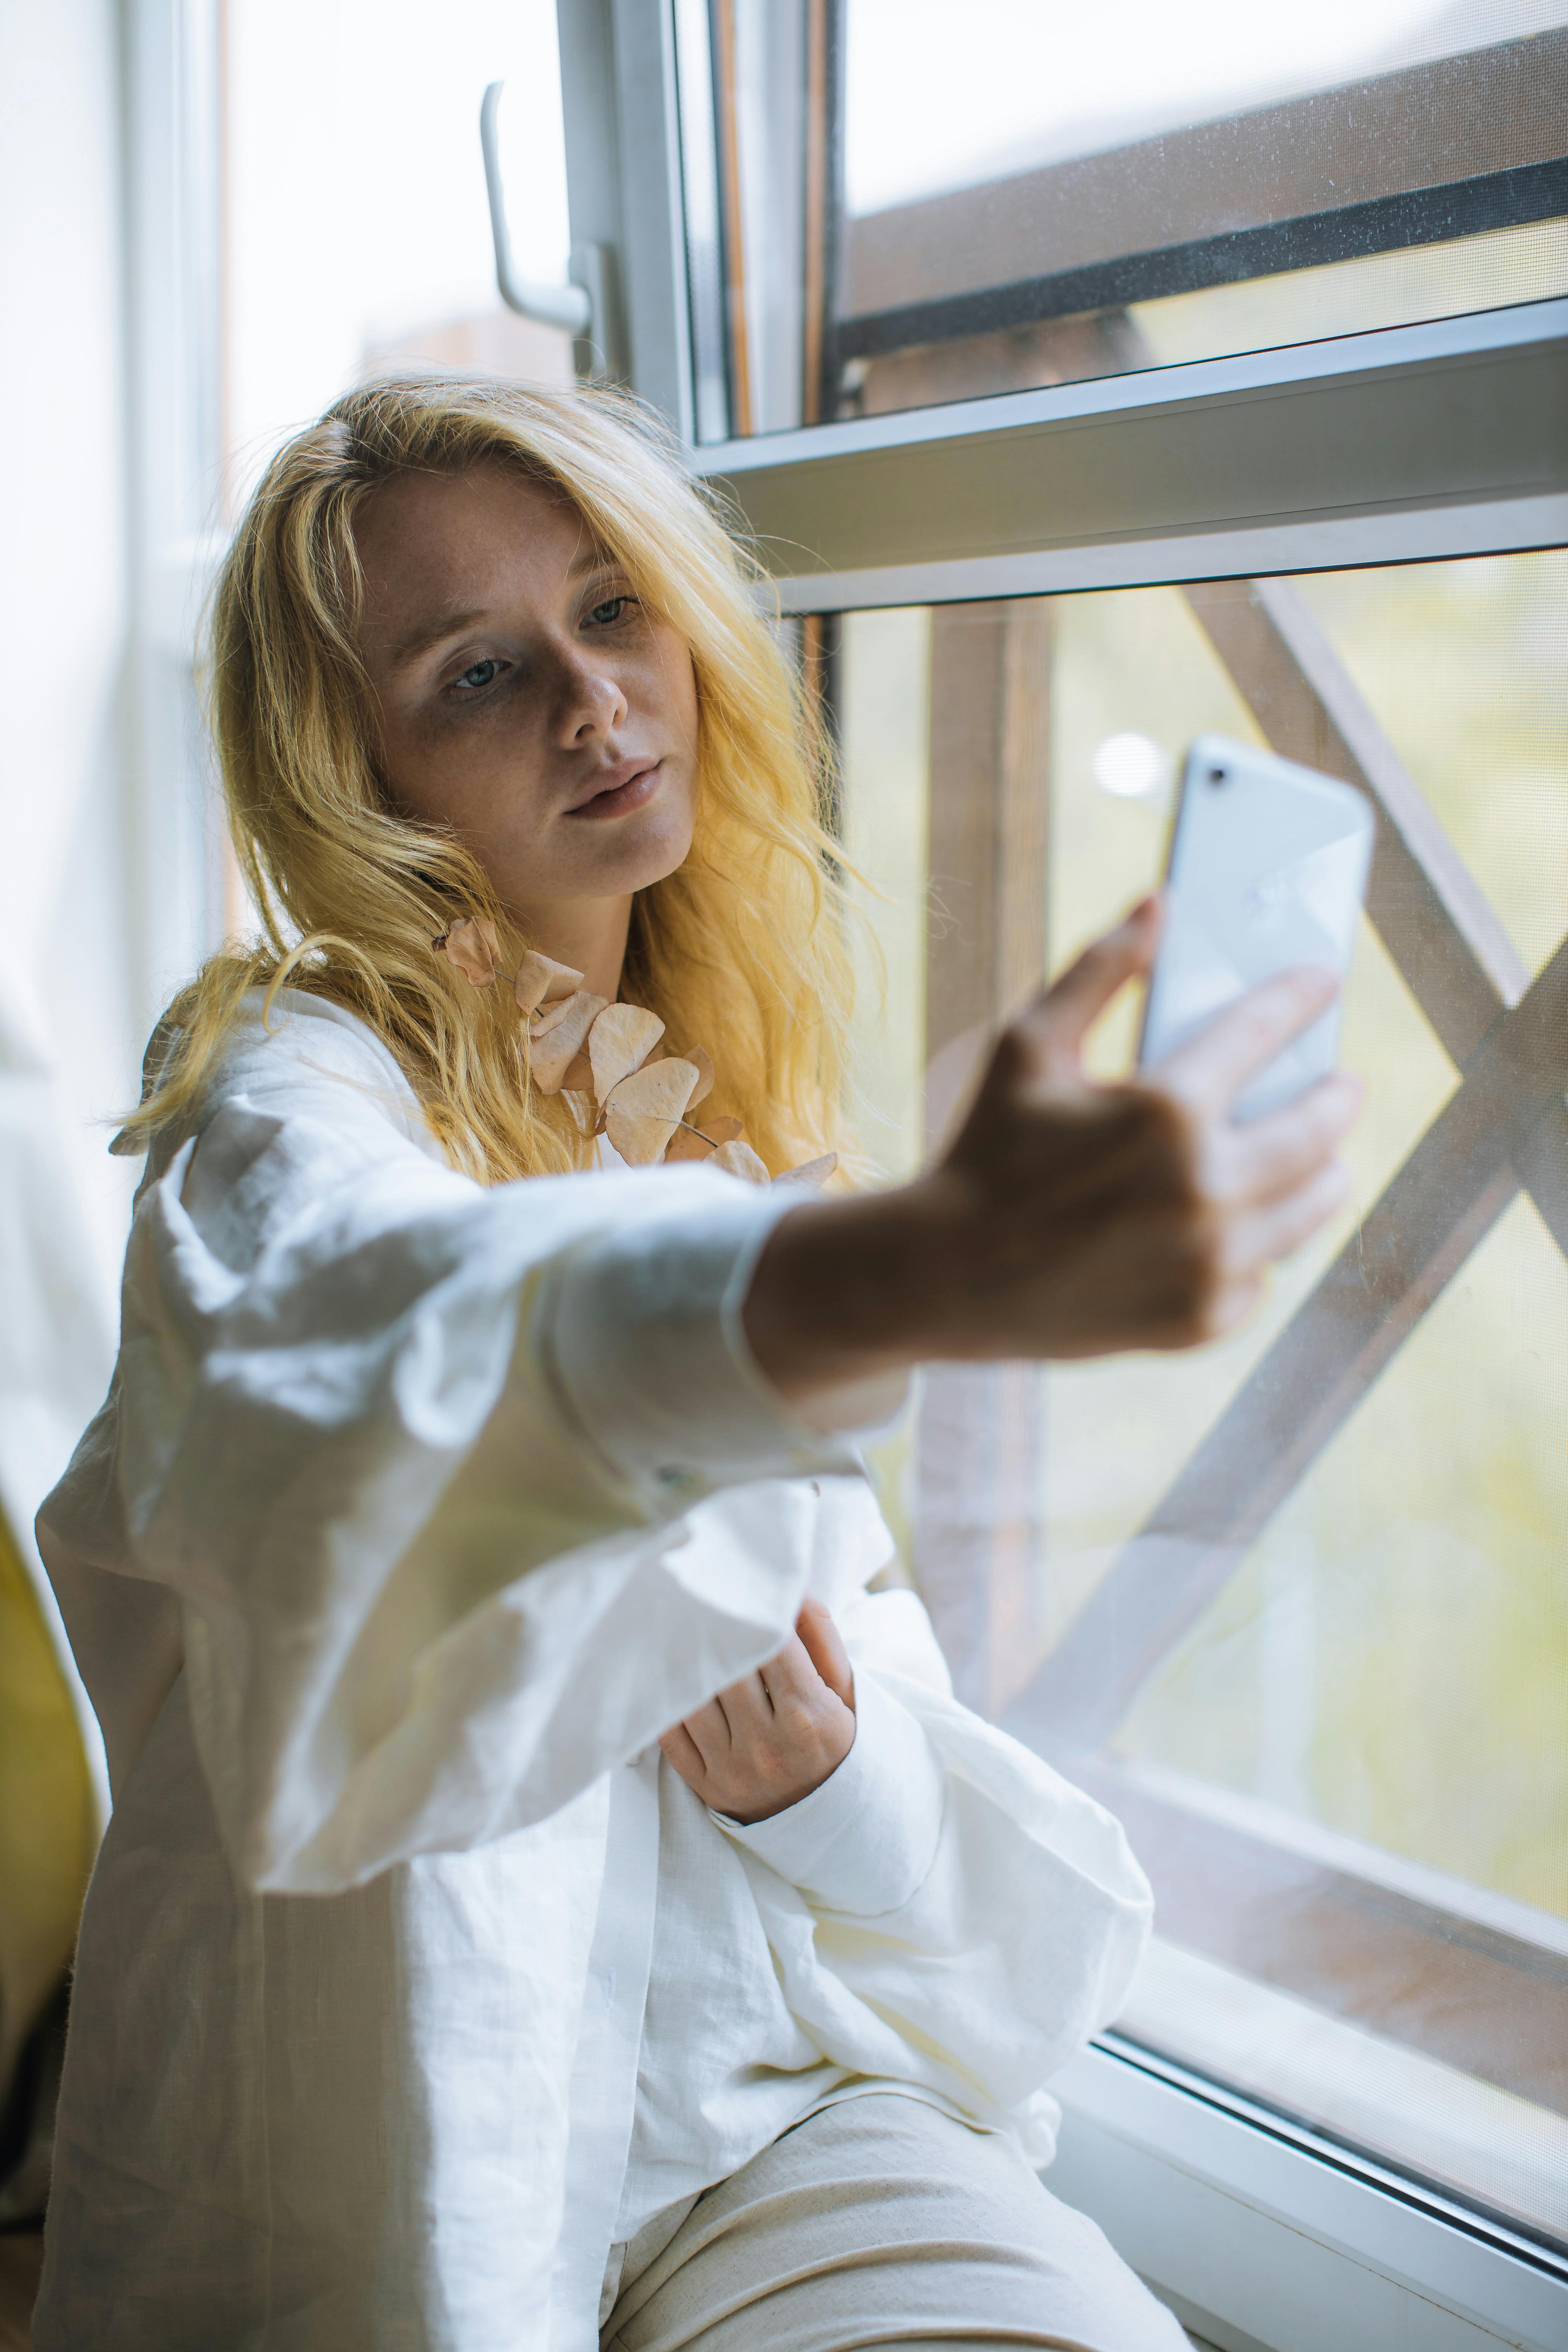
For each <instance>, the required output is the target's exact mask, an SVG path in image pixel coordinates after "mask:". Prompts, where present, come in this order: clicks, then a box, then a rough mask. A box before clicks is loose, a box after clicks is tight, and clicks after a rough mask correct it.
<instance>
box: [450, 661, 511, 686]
mask: <svg viewBox="0 0 1568 2352" xmlns="http://www.w3.org/2000/svg"><path fill="white" fill-rule="evenodd" d="M499 672H500V662H498V661H492V660H491V659H490V657H489V655H488V654H487V655H486V656H485V658H484V660H483V661H477V662H475V663H474V664H473V665H472V666H471V667H469V668H468V669H466V670H465V671H464V672H463V675H462V677H459V678H458V679H457V680H456V681H455V683H456V684H457V685H458V687H459V688H467V689H468V692H469V693H470V694H477V693H478V692H479V688H481V687H483V686H489V683H490V680H491V679H492V678H493V677H496V676H497V675H498V674H499Z"/></svg>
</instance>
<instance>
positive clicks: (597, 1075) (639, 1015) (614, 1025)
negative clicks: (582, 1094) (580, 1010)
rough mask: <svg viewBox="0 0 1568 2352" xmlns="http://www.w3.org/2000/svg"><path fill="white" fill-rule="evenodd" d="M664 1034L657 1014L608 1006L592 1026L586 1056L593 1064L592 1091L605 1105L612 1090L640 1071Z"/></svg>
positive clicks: (636, 1007) (638, 1008)
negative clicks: (592, 1032) (592, 1030)
mask: <svg viewBox="0 0 1568 2352" xmlns="http://www.w3.org/2000/svg"><path fill="white" fill-rule="evenodd" d="M663 1034H664V1024H663V1022H662V1021H661V1020H660V1019H659V1017H658V1013H647V1012H645V1011H644V1009H643V1007H642V1006H641V1005H640V1004H610V1005H606V1006H605V1010H604V1012H603V1013H600V1015H599V1017H598V1019H597V1020H596V1021H595V1024H594V1034H593V1035H592V1036H591V1037H590V1038H589V1040H588V1057H589V1059H590V1061H591V1062H592V1063H593V1065H594V1092H595V1094H596V1095H597V1096H598V1097H599V1100H600V1101H601V1102H607V1101H608V1099H609V1097H610V1092H611V1089H612V1088H613V1087H617V1086H619V1084H620V1082H621V1080H622V1079H623V1078H625V1077H629V1076H630V1075H631V1073H632V1071H633V1070H637V1069H640V1068H641V1066H642V1065H643V1064H644V1062H646V1061H647V1057H648V1055H649V1054H650V1053H651V1052H652V1051H653V1048H654V1047H655V1046H656V1045H658V1041H659V1039H660V1038H661V1037H662V1036H663Z"/></svg>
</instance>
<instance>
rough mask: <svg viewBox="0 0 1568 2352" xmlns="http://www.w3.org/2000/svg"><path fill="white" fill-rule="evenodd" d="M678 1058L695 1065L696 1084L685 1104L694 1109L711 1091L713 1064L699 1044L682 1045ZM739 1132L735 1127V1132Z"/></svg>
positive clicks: (689, 1108) (704, 1100) (705, 1099)
mask: <svg viewBox="0 0 1568 2352" xmlns="http://www.w3.org/2000/svg"><path fill="white" fill-rule="evenodd" d="M680 1058H681V1060H682V1061H683V1062H693V1063H695V1064H696V1066H697V1084H696V1086H695V1087H694V1088H693V1089H692V1095H691V1100H690V1101H689V1103H688V1104H687V1106H686V1108H687V1109H688V1110H695V1109H696V1108H697V1106H698V1104H699V1103H700V1102H706V1101H707V1099H708V1097H709V1096H710V1094H711V1093H712V1091H713V1064H712V1061H711V1060H710V1057H709V1055H707V1054H705V1053H704V1052H703V1050H702V1048H701V1046H700V1045H683V1046H682V1047H681V1049H680ZM739 1132H740V1129H738V1128H737V1129H736V1133H737V1134H739Z"/></svg>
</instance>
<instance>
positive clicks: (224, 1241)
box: [39, 1007, 854, 1892]
mask: <svg viewBox="0 0 1568 2352" xmlns="http://www.w3.org/2000/svg"><path fill="white" fill-rule="evenodd" d="M328 1010H329V1011H330V1009H328ZM400 1090H401V1091H400ZM788 1205H790V1203H789V1201H788V1199H787V1197H781V1196H779V1195H777V1194H771V1193H769V1192H766V1191H763V1190H761V1189H759V1188H755V1187H752V1186H749V1185H745V1184H743V1183H741V1182H739V1181H736V1180H735V1179H732V1178H730V1177H726V1176H724V1175H722V1174H721V1173H719V1172H718V1171H712V1170H709V1169H705V1168H701V1167H689V1168H686V1167H679V1168H672V1169H664V1168H660V1169H653V1170H647V1171H632V1172H627V1173H615V1174H608V1173H605V1174H599V1173H596V1174H592V1175H584V1176H574V1177H563V1178H542V1179H536V1180H533V1181H528V1182H526V1183H514V1184H503V1185H499V1186H496V1187H494V1188H491V1189H488V1190H487V1189H486V1188H483V1187H481V1186H479V1185H478V1184H475V1183H473V1182H470V1181H468V1179H466V1178H464V1177H462V1176H460V1175H458V1174H457V1173H455V1172H454V1171H452V1170H451V1169H449V1168H448V1167H447V1166H446V1165H445V1164H444V1163H442V1162H441V1161H440V1160H438V1159H437V1157H435V1156H434V1154H433V1152H432V1150H430V1148H429V1145H428V1139H427V1138H426V1139H423V1140H422V1139H421V1137H420V1134H419V1132H418V1127H417V1118H416V1114H413V1115H412V1116H411V1112H410V1098H408V1097H407V1090H406V1088H405V1087H401V1081H400V1079H399V1077H398V1074H397V1072H396V1070H395V1066H394V1065H392V1064H391V1062H390V1057H389V1056H387V1055H385V1054H384V1050H383V1049H381V1048H380V1047H379V1046H378V1045H375V1043H374V1040H373V1039H370V1038H369V1035H368V1033H366V1032H364V1031H363V1030H361V1029H359V1028H358V1024H353V1023H352V1022H349V1021H347V1020H346V1018H345V1016H342V1015H341V1014H333V1015H331V1017H327V1013H324V1012H317V1011H315V1010H313V1009H311V1008H309V1007H308V1008H307V1010H306V1012H305V1013H302V1014H299V1015H297V1016H296V1017H294V1018H292V1019H290V1020H289V1022H287V1023H285V1024H284V1025H283V1027H282V1029H281V1031H280V1032H279V1034H276V1035H268V1034H266V1033H264V1032H262V1031H260V1030H259V1028H258V1029H257V1030H256V1032H255V1033H254V1034H251V1035H250V1036H249V1037H248V1039H247V1040H242V1041H241V1043H240V1045H239V1046H238V1047H237V1051H236V1053H235V1055H234V1056H233V1058H232V1060H231V1063H230V1065H229V1066H228V1067H227V1069H226V1074H225V1076H224V1079H223V1082H222V1084H221V1086H219V1087H217V1088H216V1090H215V1093H214V1096H213V1097H212V1099H211V1101H210V1103H209V1105H208V1107H207V1108H206V1110H205V1113H204V1116H203V1118H202V1121H201V1123H200V1126H199V1129H198V1131H197V1132H196V1133H195V1134H194V1135H191V1136H189V1137H187V1139H184V1141H183V1142H179V1143H178V1145H177V1148H173V1147H171V1148H170V1149H169V1150H166V1151H164V1152H163V1153H162V1154H158V1155H154V1158H153V1162H152V1164H151V1165H150V1169H149V1174H148V1178H147V1180H146V1181H145V1182H144V1184H143V1188H142V1194H141V1198H140V1203H139V1207H138V1210H137V1213H136V1217H135V1220H134V1223H133V1228H132V1240H131V1244H130V1250H129V1254H128V1257H127V1265H126V1276H125V1283H124V1289H123V1294H122V1339H121V1358H120V1366H119V1370H118V1373H117V1378H116V1385H115V1389H114V1391H112V1392H111V1396H110V1402H109V1404H108V1405H107V1406H106V1407H105V1410H104V1412H103V1413H102V1414H100V1417H99V1421H98V1423H95V1425H94V1429H93V1431H92V1432H91V1433H89V1436H90V1443H89V1442H87V1441H84V1445H83V1447H82V1449H80V1450H79V1457H78V1460H77V1462H76V1463H75V1464H73V1465H72V1468H71V1470H70V1471H68V1474H67V1475H66V1477H65V1479H64V1480H63V1481H62V1483H61V1485H60V1486H59V1487H58V1488H57V1489H56V1491H55V1493H54V1495H53V1496H50V1498H49V1500H48V1501H47V1503H46V1505H45V1507H44V1510H43V1512H42V1514H41V1515H40V1522H39V1532H40V1540H41V1543H42V1546H43V1549H44V1552H45V1556H46V1559H47V1560H48V1561H49V1562H50V1564H51V1567H54V1566H56V1565H57V1564H58V1568H59V1570H60V1583H61V1590H62V1592H63V1591H65V1590H66V1589H67V1588H69V1589H70V1590H71V1591H73V1592H74V1593H78V1594H79V1592H80V1591H82V1590H83V1589H84V1588H90V1587H91V1586H92V1584H93V1583H94V1580H95V1579H96V1580H98V1581H100V1582H101V1580H102V1575H103V1573H104V1572H107V1573H108V1574H109V1575H110V1576H112V1577H117V1578H131V1579H139V1580H143V1581H144V1583H145V1584H147V1585H150V1586H153V1587H159V1588H162V1589H163V1591H166V1592H168V1593H170V1594H172V1595H173V1596H174V1600H175V1601H176V1603H177V1605H178V1609H179V1613H180V1625H181V1635H182V1649H183V1663H184V1675H185V1678H186V1685H187V1690H188V1694H189V1702H190V1706H191V1712H192V1719H193V1724H194V1727H195V1736H196V1741H197V1746H198V1749H199V1751H200V1753H201V1756H202V1759H203V1764H204V1767H205V1773H206V1777H207V1780H208V1783H209V1787H210V1789H211V1792H212V1795H213V1800H214V1803H215V1807H216V1812H217V1816H218V1821H219V1824H220V1827H221V1829H222V1832H223V1834H224V1838H225V1842H226V1845H227V1848H228V1850H229V1853H230V1856H231V1860H232V1862H233V1864H234V1866H235V1868H236V1871H237V1874H238V1876H239V1877H240V1879H241V1881H242V1883H244V1884H245V1885H247V1886H250V1887H253V1888H256V1889H258V1890H278V1891H290V1892H320V1891H332V1890H335V1889H337V1888H340V1887H343V1886H347V1885H354V1884H357V1883H360V1882H361V1881H363V1880H364V1879H366V1878H369V1877H371V1876H373V1875H374V1874H375V1873H377V1872H378V1871H380V1870H383V1869H384V1868H386V1867H387V1866H388V1864H392V1863H395V1862H397V1861H402V1860H406V1859H408V1858H410V1857H411V1856H413V1855H415V1854H417V1853H431V1852H440V1851H452V1850H457V1849H461V1848H464V1847H467V1846H471V1845H474V1844H477V1843H482V1842H484V1841H486V1840H489V1839H492V1838H495V1837H498V1836H501V1835H504V1834H506V1833H507V1832H510V1831H511V1830H513V1829H516V1828H519V1827H521V1826H523V1825H525V1824H526V1823H528V1822H532V1821H537V1820H541V1819H542V1818H544V1817H545V1816H547V1815H549V1814H551V1813H552V1812H554V1811H557V1810H558V1809H559V1808H560V1807H562V1806H563V1805H564V1804H565V1803H567V1802H568V1801H570V1800H571V1799H572V1798H573V1797H574V1796H575V1795H576V1794H577V1793H578V1792H579V1791H580V1790H583V1789H584V1788H585V1787H587V1786H588V1785H589V1784H590V1783H591V1782H592V1781H593V1780H595V1779H596V1778H597V1777H598V1776H599V1775H600V1774H601V1773H602V1772H603V1771H605V1769H608V1768H609V1767H610V1766H612V1765H614V1764H616V1763H618V1762H621V1761H623V1760H625V1759H627V1758H629V1757H631V1756H632V1755H635V1754H636V1753H637V1751H638V1750H639V1749H640V1748H644V1747H645V1746H647V1744H648V1742H649V1741H651V1740H652V1739H654V1738H657V1737H658V1733H659V1732H660V1731H662V1730H663V1729H665V1728H666V1727H667V1726H668V1724H670V1723H671V1722H674V1721H676V1720H678V1719H679V1717H681V1716H682V1715H684V1714H689V1712H690V1711H691V1709H692V1708H693V1707H694V1706H699V1705H700V1704H701V1703H702V1701H703V1700H704V1699H706V1698H708V1697H710V1696H711V1695H712V1693H713V1692H714V1691H716V1690H718V1689H720V1688H721V1687H722V1686H723V1685H725V1684H726V1683H729V1682H731V1681H734V1680H735V1679H736V1678H737V1677H738V1676H739V1675H742V1674H744V1673H746V1672H749V1671H750V1670H751V1668H752V1667H753V1666H755V1665H758V1664H761V1663H762V1662H763V1660H764V1659H765V1658H767V1657H769V1656H771V1655H773V1653H774V1652H776V1650H777V1649H778V1648H779V1646H780V1644H781V1643H782V1642H783V1641H784V1639H785V1638H786V1637H787V1634H788V1632H789V1629H790V1627H791V1625H792V1624H793V1622H794V1619H795V1612H797V1610H798V1608H799V1606H800V1602H801V1600H802V1598H803V1597H804V1594H805V1590H806V1588H807V1583H808V1580H809V1578H810V1576H811V1574H812V1571H813V1563H814V1559H815V1554H816V1546H817V1522H818V1519H819V1517H820V1516H821V1503H820V1497H819V1496H818V1495H817V1494H816V1491H815V1488H814V1481H813V1478H812V1477H811V1476H809V1475H803V1474H805V1473H808V1472H816V1473H819V1474H820V1473H827V1474H829V1475H832V1474H835V1473H837V1472H841V1471H843V1470H845V1469H846V1468H847V1467H850V1466H852V1465H853V1459H854V1457H853V1454H852V1453H851V1452H850V1451H849V1449H848V1448H847V1444H846V1443H845V1442H844V1441H842V1440H839V1439H837V1438H833V1437H830V1436H823V1435H819V1434H817V1433H814V1432H813V1431H811V1430H809V1429H808V1428H806V1427H805V1426H804V1425H803V1424H801V1423H797V1422H796V1421H795V1419H794V1418H793V1416H792V1415H791V1414H790V1413H789V1412H787V1411H786V1410H785V1408H784V1406H783V1404H782V1403H781V1402H779V1401H778V1400H777V1399H776V1398H775V1397H774V1396H773V1393H772V1391H770V1390H769V1388H768V1386H767V1384H766V1382H765V1381H763V1377H762V1375H761V1374H760V1373H759V1372H758V1371H757V1370H756V1368H755V1367H754V1365H752V1362H751V1361H750V1360H749V1357H748V1356H747V1355H746V1353H745V1351H744V1345H743V1341H742V1339H740V1337H739V1300H740V1298H741V1297H742V1296H743V1290H744V1284H745V1282H746V1281H747V1280H748V1279H749V1274H750V1268H751V1265H752V1263H753V1262H754V1259H755V1255H756V1252H757V1251H758V1249H759V1248H760V1247H761V1245H762V1242H763V1239H764V1238H765V1235H766V1234H767V1232H768V1231H769V1230H770V1229H771V1226H772V1223H773V1220H774V1218H775V1217H776V1216H777V1215H779V1214H781V1213H783V1210H784V1208H785V1207H787V1206H788ZM817 1483H820V1480H819V1481H818V1482H817ZM88 1630H89V1633H90V1628H89V1629H88ZM101 1646H102V1645H100V1647H101ZM90 1648H91V1643H90V1640H89V1641H87V1642H84V1643H83V1644H82V1648H81V1652H80V1653H79V1654H84V1655H85V1654H87V1652H88V1651H89V1650H90ZM164 1672H165V1673H166V1672H167V1667H166V1666H165V1668H164ZM154 1696H156V1695H154ZM94 1697H95V1703H98V1704H99V1705H100V1712H104V1711H105V1710H108V1711H109V1712H110V1713H112V1712H113V1710H114V1706H115V1705H116V1700H117V1693H116V1691H115V1689H114V1687H113V1686H112V1675H111V1674H110V1675H109V1679H108V1681H107V1682H105V1681H103V1680H102V1679H101V1678H100V1686H99V1687H97V1688H95V1690H94ZM155 1711H156V1710H155V1705H154V1706H153V1707H152V1710H151V1712H155ZM132 1713H133V1714H134V1715H135V1717H136V1719H137V1720H138V1721H141V1722H146V1721H150V1720H151V1713H150V1711H149V1707H148V1706H147V1705H145V1704H142V1705H141V1706H140V1707H139V1708H136V1709H132Z"/></svg>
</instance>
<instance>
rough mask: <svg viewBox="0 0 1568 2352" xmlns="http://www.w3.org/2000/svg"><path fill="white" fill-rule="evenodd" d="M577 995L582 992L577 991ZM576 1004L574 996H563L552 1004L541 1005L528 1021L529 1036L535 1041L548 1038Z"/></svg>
mask: <svg viewBox="0 0 1568 2352" xmlns="http://www.w3.org/2000/svg"><path fill="white" fill-rule="evenodd" d="M578 993H579V994H582V993H583V992H582V991H581V990H579V992H578ZM576 1002H577V998H576V997H575V996H563V997H560V998H558V999H557V1001H556V1002H555V1003H553V1004H542V1005H541V1006H540V1008H539V1010H538V1012H537V1013H534V1014H533V1015H532V1016H531V1019H530V1021H529V1024H528V1034H529V1035H530V1036H531V1037H532V1038H534V1039H535V1040H537V1039H539V1038H541V1037H548V1036H549V1034H550V1033H551V1031H552V1029H555V1028H559V1026H560V1024H561V1023H562V1022H563V1021H564V1020H565V1019H566V1018H567V1016H568V1014H569V1013H571V1011H572V1008H573V1006H574V1004H575V1003H576Z"/></svg>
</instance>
